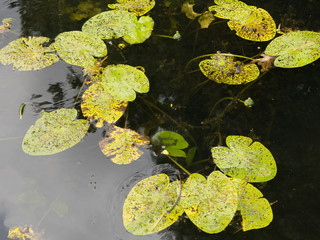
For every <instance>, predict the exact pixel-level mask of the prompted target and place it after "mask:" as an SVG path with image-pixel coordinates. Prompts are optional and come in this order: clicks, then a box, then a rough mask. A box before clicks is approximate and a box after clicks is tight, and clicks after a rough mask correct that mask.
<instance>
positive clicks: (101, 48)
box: [54, 31, 107, 67]
mask: <svg viewBox="0 0 320 240" xmlns="http://www.w3.org/2000/svg"><path fill="white" fill-rule="evenodd" d="M54 46H55V49H56V50H57V52H58V54H59V56H60V57H61V58H62V59H63V60H64V61H65V62H67V63H69V64H72V65H77V66H80V67H90V66H93V65H94V64H95V58H94V57H104V56H105V55H107V47H106V45H105V44H104V42H103V41H102V40H101V39H99V38H97V37H96V36H94V35H91V34H89V33H84V32H81V31H70V32H63V33H60V34H59V35H58V36H57V37H56V38H55V42H54Z"/></svg>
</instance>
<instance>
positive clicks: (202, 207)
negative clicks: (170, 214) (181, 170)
mask: <svg viewBox="0 0 320 240" xmlns="http://www.w3.org/2000/svg"><path fill="white" fill-rule="evenodd" d="M237 204H238V199H237V190H236V188H235V186H234V184H233V183H232V181H231V180H230V179H229V178H228V177H227V176H225V175H224V174H223V173H221V172H219V171H213V172H212V173H211V174H210V175H209V176H208V179H206V178H205V177H204V176H202V175H201V174H198V173H193V174H191V175H190V176H189V177H188V179H187V181H186V182H185V183H184V184H183V188H182V194H181V206H182V207H183V208H184V209H185V212H186V214H187V215H188V217H189V219H190V220H191V221H192V222H193V223H194V224H195V225H196V226H197V227H198V228H200V229H201V230H202V231H204V232H206V233H218V232H221V231H223V230H224V229H225V228H226V227H227V226H228V224H229V223H230V222H231V220H232V218H233V217H234V214H235V212H236V210H237Z"/></svg>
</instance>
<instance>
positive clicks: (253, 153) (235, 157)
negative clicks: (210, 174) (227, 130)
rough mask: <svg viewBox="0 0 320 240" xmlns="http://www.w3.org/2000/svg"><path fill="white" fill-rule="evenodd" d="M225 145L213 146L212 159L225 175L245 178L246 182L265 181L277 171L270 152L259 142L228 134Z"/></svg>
mask: <svg viewBox="0 0 320 240" xmlns="http://www.w3.org/2000/svg"><path fill="white" fill-rule="evenodd" d="M226 143H227V146H228V148H227V147H213V148H212V150H211V151H212V157H213V161H214V162H215V164H217V166H218V167H219V168H220V170H221V171H223V172H224V173H226V174H227V175H229V176H231V177H234V178H240V179H247V181H248V182H266V181H269V180H271V179H272V178H274V177H275V175H276V173H277V166H276V162H275V160H274V158H273V156H272V154H271V152H270V151H269V150H268V149H267V148H266V147H265V146H263V145H262V144H261V143H259V142H253V141H252V139H251V138H249V137H244V136H228V137H227V140H226Z"/></svg>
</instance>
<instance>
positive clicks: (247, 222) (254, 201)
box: [231, 178, 273, 231]
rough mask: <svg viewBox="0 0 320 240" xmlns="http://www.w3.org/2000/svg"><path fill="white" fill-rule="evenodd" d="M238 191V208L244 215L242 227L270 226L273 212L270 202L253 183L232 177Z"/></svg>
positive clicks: (245, 228)
mask: <svg viewBox="0 0 320 240" xmlns="http://www.w3.org/2000/svg"><path fill="white" fill-rule="evenodd" d="M231 180H232V182H233V183H234V184H235V186H236V189H237V191H238V210H239V211H240V213H241V215H242V229H243V231H248V230H251V229H259V228H264V227H266V226H268V225H269V224H270V223H271V221H272V219H273V213H272V208H271V206H270V203H269V202H268V200H267V199H265V198H263V194H262V193H261V192H260V191H259V190H258V189H257V188H256V187H254V186H253V185H251V184H250V183H247V182H246V181H244V180H241V179H236V178H232V179H231Z"/></svg>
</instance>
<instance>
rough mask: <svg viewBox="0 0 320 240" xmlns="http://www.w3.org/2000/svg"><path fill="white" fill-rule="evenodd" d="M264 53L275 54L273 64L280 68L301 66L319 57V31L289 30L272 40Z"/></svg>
mask: <svg viewBox="0 0 320 240" xmlns="http://www.w3.org/2000/svg"><path fill="white" fill-rule="evenodd" d="M265 54H268V55H270V56H275V57H276V59H275V61H274V65H275V66H276V67H282V68H296V67H302V66H305V65H307V64H310V63H312V62H314V61H316V60H317V59H318V58H319V57H320V33H318V32H312V31H298V32H289V33H287V34H284V35H282V36H280V37H277V38H275V39H274V40H272V41H271V42H270V43H269V45H268V46H267V48H266V50H265Z"/></svg>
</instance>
